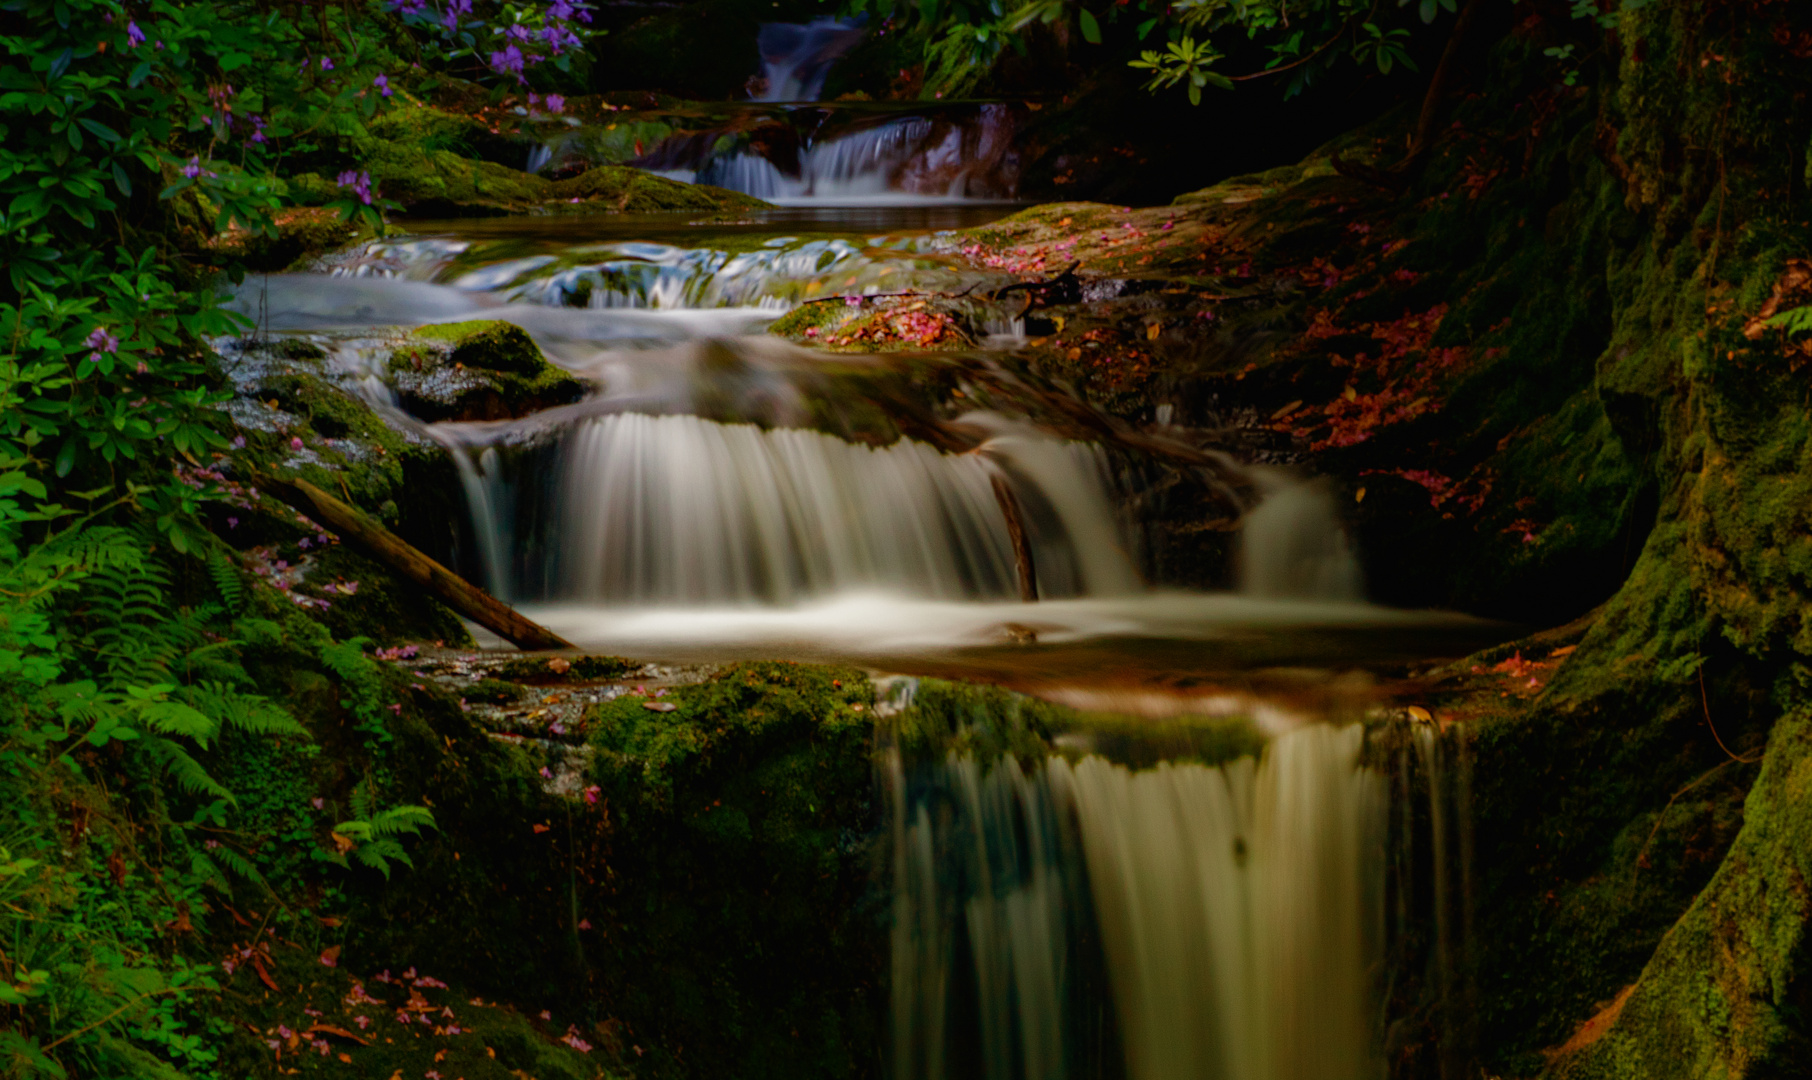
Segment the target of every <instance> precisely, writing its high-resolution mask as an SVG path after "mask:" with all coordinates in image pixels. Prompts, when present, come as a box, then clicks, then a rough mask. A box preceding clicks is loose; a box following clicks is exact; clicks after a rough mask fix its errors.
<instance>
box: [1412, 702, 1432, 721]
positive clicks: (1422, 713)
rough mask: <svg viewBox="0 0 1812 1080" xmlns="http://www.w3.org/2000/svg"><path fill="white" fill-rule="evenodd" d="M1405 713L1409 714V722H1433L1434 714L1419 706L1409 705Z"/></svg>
mask: <svg viewBox="0 0 1812 1080" xmlns="http://www.w3.org/2000/svg"><path fill="white" fill-rule="evenodd" d="M1406 711H1407V712H1408V713H1409V718H1410V719H1411V720H1420V721H1421V722H1422V723H1424V724H1427V723H1432V722H1433V721H1434V714H1433V713H1431V712H1429V711H1428V710H1427V709H1424V708H1423V707H1422V706H1420V705H1411V706H1410V707H1409V708H1408V709H1407V710H1406Z"/></svg>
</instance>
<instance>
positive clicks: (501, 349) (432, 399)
mask: <svg viewBox="0 0 1812 1080" xmlns="http://www.w3.org/2000/svg"><path fill="white" fill-rule="evenodd" d="M390 373H391V376H392V378H393V380H394V383H395V386H396V391H397V396H398V397H399V398H400V399H401V401H402V403H403V406H404V408H406V409H408V410H409V412H410V413H412V414H413V415H415V416H417V417H420V418H421V419H423V420H428V421H437V420H506V419H512V418H515V417H521V416H527V415H529V414H530V413H534V412H539V411H540V410H542V409H549V408H552V407H554V406H556V405H567V404H571V403H572V402H575V401H578V400H579V399H580V398H582V397H584V396H585V392H586V384H585V382H584V381H583V380H581V379H578V378H575V377H574V376H572V375H571V374H569V373H567V372H565V371H562V370H561V369H560V368H557V367H555V366H554V365H553V364H551V363H549V362H548V360H547V357H545V356H543V355H542V354H541V349H540V348H539V347H538V346H537V345H536V344H535V342H534V340H533V339H532V338H530V337H529V336H528V333H527V332H526V331H524V330H523V329H522V328H521V327H519V326H516V325H515V324H513V323H507V322H498V321H495V320H477V321H472V322H459V323H436V324H433V325H430V326H423V327H419V328H417V329H416V330H415V331H413V332H412V333H411V334H410V336H409V341H408V343H407V344H405V345H403V346H402V347H401V348H399V349H397V350H396V351H395V352H394V353H392V354H391V356H390Z"/></svg>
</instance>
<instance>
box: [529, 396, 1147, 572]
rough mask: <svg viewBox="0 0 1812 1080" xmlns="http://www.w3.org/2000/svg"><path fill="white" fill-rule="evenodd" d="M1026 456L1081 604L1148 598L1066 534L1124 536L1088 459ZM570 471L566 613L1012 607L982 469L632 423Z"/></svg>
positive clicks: (741, 430)
mask: <svg viewBox="0 0 1812 1080" xmlns="http://www.w3.org/2000/svg"><path fill="white" fill-rule="evenodd" d="M1018 442H1019V443H1020V444H1021V445H1018V446H1016V447H1015V448H1014V453H1013V458H1012V459H1013V461H1014V463H1015V465H1017V466H1019V467H1020V468H1019V470H1016V471H1023V472H1026V473H1028V474H1030V478H1029V480H1022V481H1020V483H1021V484H1022V485H1025V484H1029V485H1030V489H1031V491H1032V492H1033V493H1036V494H1038V495H1040V496H1042V498H1043V501H1045V502H1047V503H1049V504H1051V505H1054V506H1057V507H1060V508H1063V510H1061V511H1060V515H1059V516H1060V518H1061V520H1062V525H1063V526H1065V528H1062V529H1060V530H1045V531H1044V532H1043V534H1042V536H1039V535H1037V534H1036V531H1035V542H1039V546H1040V549H1041V551H1043V552H1045V553H1046V559H1045V562H1046V563H1048V564H1049V565H1050V566H1051V567H1052V568H1054V569H1055V568H1060V567H1064V566H1066V565H1068V566H1074V567H1078V568H1079V573H1077V574H1075V575H1071V576H1074V577H1079V579H1080V580H1079V582H1078V583H1077V584H1079V586H1080V588H1081V589H1083V590H1084V591H1089V592H1100V591H1108V590H1113V589H1119V590H1121V591H1124V590H1127V589H1131V588H1133V587H1136V585H1137V580H1138V579H1137V575H1136V574H1135V573H1134V571H1133V569H1132V566H1131V564H1130V562H1129V561H1127V559H1126V557H1125V555H1124V553H1123V552H1122V551H1121V550H1120V549H1119V547H1118V546H1117V544H1115V543H1113V542H1111V541H1110V542H1109V543H1107V544H1105V545H1101V544H1098V543H1096V541H1097V537H1096V536H1095V535H1084V536H1078V535H1077V531H1076V530H1071V529H1069V528H1067V526H1068V525H1069V523H1070V519H1071V518H1074V517H1078V516H1080V515H1083V514H1090V513H1099V514H1100V515H1101V520H1100V522H1098V523H1095V524H1094V532H1095V533H1097V534H1102V535H1108V534H1111V530H1112V528H1113V517H1112V513H1111V510H1110V509H1109V507H1108V503H1107V500H1106V496H1105V494H1104V493H1103V492H1102V491H1101V489H1100V486H1099V481H1098V479H1096V477H1094V476H1091V474H1090V471H1089V470H1088V469H1087V468H1086V467H1084V466H1083V462H1086V461H1091V460H1092V459H1091V458H1089V457H1087V455H1086V454H1084V455H1083V456H1082V457H1078V456H1077V455H1076V453H1075V452H1074V451H1071V450H1069V449H1067V448H1066V447H1065V446H1064V444H1061V443H1056V442H1052V441H1050V440H1048V439H1046V440H1041V441H1040V440H1035V439H1034V438H1033V437H1031V436H1030V435H1024V434H1022V435H1019V436H1018ZM1040 443H1042V445H1040ZM989 446H990V447H991V446H993V443H990V444H989ZM984 449H987V447H984ZM565 453H566V462H567V464H566V475H565V478H564V480H563V481H562V492H563V493H562V498H561V505H562V507H563V518H562V521H561V523H560V526H559V530H558V531H559V534H560V535H561V536H562V537H563V538H564V539H563V544H564V547H563V551H562V558H563V566H564V571H563V574H562V579H563V580H564V581H565V582H566V583H567V586H568V593H567V594H568V595H569V596H573V597H577V598H581V599H585V600H589V601H592V602H598V603H605V604H612V605H627V606H645V605H660V604H685V605H699V604H708V605H723V604H772V605H787V604H792V603H796V602H798V601H800V600H802V599H805V598H809V597H819V596H826V595H832V594H837V593H846V592H851V591H857V590H880V591H886V592H892V593H897V594H901V595H907V596H914V597H922V598H926V599H936V600H959V599H986V598H991V597H1005V596H1011V595H1015V593H1016V591H1017V570H1016V567H1015V564H1014V559H1013V549H1012V543H1011V540H1010V539H1009V536H1008V532H1007V525H1006V519H1005V517H1004V516H1003V515H1002V512H1001V509H1000V505H999V503H998V501H997V499H996V497H995V494H994V490H993V486H992V478H993V475H994V472H995V470H996V468H997V466H996V465H995V464H994V463H993V461H992V460H991V458H990V457H989V456H988V455H986V454H962V455H954V454H945V453H940V452H939V451H937V450H934V449H932V448H931V447H928V446H925V445H923V444H921V443H915V442H912V441H911V440H906V439H902V440H900V441H898V442H896V443H894V444H892V445H890V446H887V447H881V448H875V447H869V446H863V445H859V444H856V443H849V442H845V441H843V440H841V439H837V438H834V437H831V436H828V435H822V434H819V433H817V432H813V431H806V430H800V429H768V430H764V429H762V428H758V427H755V426H753V425H749V424H718V423H713V422H710V421H707V420H701V419H698V418H697V417H692V416H659V417H654V416H643V415H636V414H623V415H616V416H608V417H602V418H599V419H596V420H591V421H587V422H586V423H584V424H582V425H581V426H580V427H579V429H578V430H577V431H576V432H575V433H574V435H573V436H572V437H571V439H570V440H569V442H568V446H567V449H566V452H565ZM1027 462H1031V463H1034V464H1035V465H1036V466H1037V468H1035V469H1025V468H1024V465H1025V463H1027ZM1066 514H1067V516H1065V515H1066ZM1103 530H1106V533H1103ZM1060 583H1061V584H1062V585H1068V584H1069V582H1068V581H1067V580H1063V579H1059V578H1053V579H1051V580H1045V579H1042V578H1041V585H1045V586H1047V587H1050V588H1051V589H1052V590H1053V591H1054V590H1055V589H1056V588H1057V587H1059V585H1060Z"/></svg>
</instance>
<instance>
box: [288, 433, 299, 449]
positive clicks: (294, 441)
mask: <svg viewBox="0 0 1812 1080" xmlns="http://www.w3.org/2000/svg"><path fill="white" fill-rule="evenodd" d="M289 448H290V449H291V450H300V449H302V436H300V435H292V436H290V439H289Z"/></svg>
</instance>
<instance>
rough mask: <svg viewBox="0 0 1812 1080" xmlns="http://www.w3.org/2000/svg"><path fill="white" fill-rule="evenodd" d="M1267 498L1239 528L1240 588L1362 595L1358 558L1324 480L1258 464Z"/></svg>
mask: <svg viewBox="0 0 1812 1080" xmlns="http://www.w3.org/2000/svg"><path fill="white" fill-rule="evenodd" d="M1251 475H1252V478H1253V480H1254V481H1255V482H1256V483H1257V485H1258V488H1259V490H1260V492H1261V493H1262V494H1263V498H1262V499H1261V501H1260V502H1259V504H1258V506H1256V507H1254V508H1253V509H1252V510H1251V511H1250V512H1249V513H1247V514H1246V520H1245V523H1244V525H1243V526H1242V528H1241V530H1240V538H1239V570H1240V574H1239V577H1240V591H1241V592H1243V593H1245V594H1246V595H1248V596H1258V597H1265V598H1270V599H1283V598H1288V599H1298V600H1335V601H1361V600H1364V599H1365V586H1364V583H1363V580H1362V576H1361V573H1360V570H1359V560H1358V559H1357V558H1356V557H1355V556H1354V554H1353V550H1352V547H1351V546H1350V545H1349V544H1348V543H1347V539H1346V531H1345V530H1344V529H1343V528H1342V527H1341V524H1340V515H1339V513H1338V512H1337V511H1336V510H1335V509H1334V496H1333V493H1332V492H1331V491H1329V490H1328V487H1327V485H1326V484H1325V483H1323V482H1319V481H1313V480H1302V479H1299V478H1296V477H1294V476H1291V475H1290V474H1289V473H1286V472H1284V471H1282V470H1278V469H1254V470H1252V474H1251Z"/></svg>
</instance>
